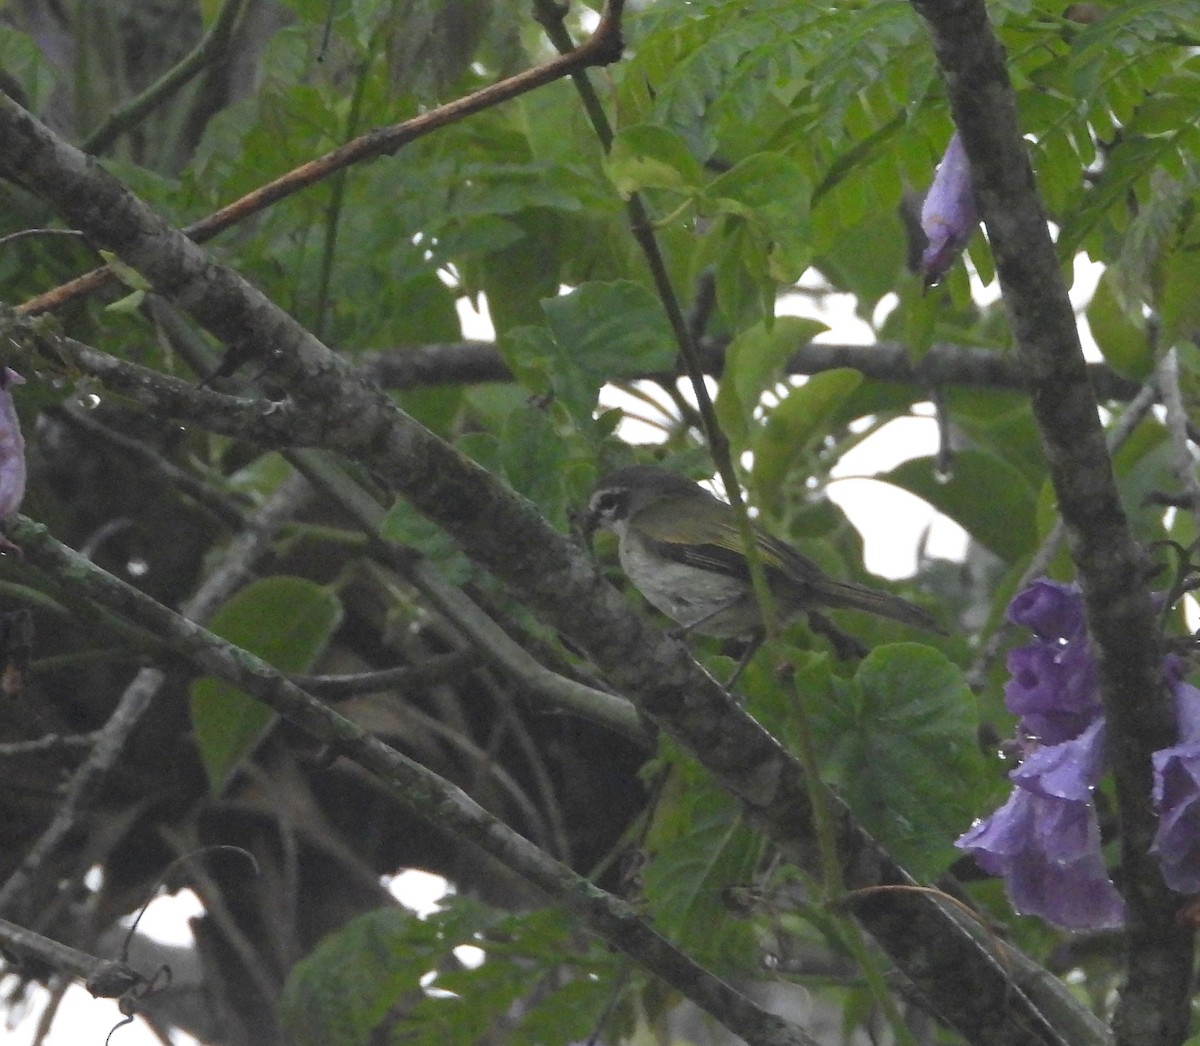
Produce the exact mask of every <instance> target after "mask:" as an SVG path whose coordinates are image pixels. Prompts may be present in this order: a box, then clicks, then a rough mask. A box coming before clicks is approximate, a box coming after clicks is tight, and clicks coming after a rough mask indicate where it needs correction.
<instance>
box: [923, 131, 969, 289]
mask: <svg viewBox="0 0 1200 1046" xmlns="http://www.w3.org/2000/svg"><path fill="white" fill-rule="evenodd" d="M978 224H979V212H978V210H977V209H976V207H975V190H974V188H973V187H972V185H971V166H970V164H969V163H968V162H967V152H966V150H965V149H964V148H963V144H962V139H961V138H960V137H959V135H958V132H957V131H955V132H954V134H953V135H951V137H950V143H949V145H947V146H946V154H945V155H944V156H943V157H942V162H941V163H940V164H939V165H938V169H937V173H936V174H935V175H934V176H933V184H932V185H931V186H930V187H929V192H928V193H926V194H925V202H924V203H923V204H922V205H921V229H922V230H923V231H924V233H925V237H926V239H927V240H928V241H929V243H928V245H927V246H926V248H925V250H924V251H922V252H921V271H922V272H923V273H924V274H925V283H926V284H927V285H929V286H932V285H933V284H935V283H937V281H938V280H940V279H941V278H942V277H943V276H944V275H945V274H946V272H947V270H948V269H949V268H950V266H951V265H953V264H954V259H955V258H957V257H958V255H959V254H960V253H961V252H962V249H963V248H964V247H966V245H967V243H968V241H969V240H970V239H971V235H972V234H973V233H974V232H975V227H976V226H977V225H978Z"/></svg>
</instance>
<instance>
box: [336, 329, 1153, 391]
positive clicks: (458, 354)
mask: <svg viewBox="0 0 1200 1046" xmlns="http://www.w3.org/2000/svg"><path fill="white" fill-rule="evenodd" d="M728 344H729V340H728V339H727V338H709V339H704V340H702V341H701V342H700V343H699V362H700V366H701V368H702V369H703V371H704V373H705V374H710V375H713V376H715V377H719V376H720V375H721V372H722V371H723V370H724V367H725V349H726V347H727V346H728ZM356 360H357V362H358V364H359V366H360V367H361V368H362V369H363V371H364V373H365V374H367V375H369V376H370V377H371V378H372V380H374V381H377V382H378V383H379V384H380V385H382V386H384V388H391V389H409V388H421V387H423V386H428V385H474V384H478V383H481V382H489V381H512V380H513V375H512V371H510V370H509V369H508V365H507V364H506V363H505V362H504V360H503V359H501V357H500V353H499V352H498V351H497V349H496V343H495V342H491V341H457V342H447V343H445V344H442V345H414V346H405V347H403V348H396V349H391V350H388V351H385V352H370V353H363V354H362V355H360V356H357V357H356ZM839 367H850V368H852V369H853V370H856V371H858V372H859V373H861V374H862V375H863V376H864V377H866V378H870V379H871V380H872V381H886V382H895V383H897V384H901V385H918V386H921V387H922V388H936V387H938V386H944V385H965V386H969V387H974V388H985V389H1012V390H1014V391H1021V392H1024V391H1025V373H1024V371H1023V370H1022V369H1021V364H1020V362H1019V361H1018V360H1017V358H1016V357H1015V356H1012V355H1009V354H1007V353H1004V352H1001V351H1000V350H998V349H981V348H975V347H973V346H967V345H952V344H949V343H945V342H939V343H937V344H935V345H932V346H931V347H930V348H929V351H928V352H926V353H924V354H923V355H922V356H921V358H920V359H918V360H916V361H914V360H913V359H912V356H911V354H910V353H909V349H908V346H906V345H903V344H902V343H900V342H894V341H881V342H877V343H876V344H874V345H840V344H831V343H828V342H808V343H806V344H803V345H799V346H797V347H796V351H795V352H793V353H792V355H791V356H790V357H789V358H788V360H787V362H786V364H785V365H784V370H785V371H786V373H788V374H794V375H810V374H820V373H821V372H823V371H827V370H835V369H837V368H839ZM678 377H679V374H678V373H666V372H647V373H645V374H641V375H638V378H639V379H645V380H649V381H658V382H671V381H675V380H676V378H678ZM1088 378H1089V379H1090V380H1091V383H1092V387H1093V388H1094V389H1095V390H1096V396H1097V397H1098V398H1099V399H1102V400H1120V401H1125V400H1130V399H1133V397H1134V396H1136V395H1137V393H1138V390H1139V389H1140V388H1141V386H1139V385H1138V383H1137V382H1135V381H1130V380H1129V379H1128V378H1125V377H1122V376H1121V375H1120V374H1118V373H1117V372H1116V371H1114V370H1113V369H1112V368H1111V367H1109V366H1108V365H1107V364H1104V363H1091V364H1088Z"/></svg>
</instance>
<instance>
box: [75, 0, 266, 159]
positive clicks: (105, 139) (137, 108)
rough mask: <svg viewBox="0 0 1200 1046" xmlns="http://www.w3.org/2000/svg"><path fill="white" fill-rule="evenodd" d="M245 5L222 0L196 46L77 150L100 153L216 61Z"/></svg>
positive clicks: (235, 1)
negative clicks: (213, 18) (215, 15)
mask: <svg viewBox="0 0 1200 1046" xmlns="http://www.w3.org/2000/svg"><path fill="white" fill-rule="evenodd" d="M245 5H246V0H225V3H224V4H223V5H222V6H221V10H220V12H219V13H218V14H217V20H216V21H215V22H214V23H213V27H212V28H211V29H210V30H209V31H208V33H206V34H205V36H204V38H203V39H202V40H201V41H200V43H199V44H197V45H196V47H195V48H194V49H193V50H192V51H191V52H190V53H189V54H188V55H187V56H186V57H185V58H183V60H182V61H180V62H179V63H177V64H176V65H175V66H174V67H173V68H171V69H169V70H167V72H165V73H164V74H163V75H162V76H160V77H159V78H158V79H157V80H156V81H155V82H154V83H152V84H151V85H150V86H149V87H147V88H146V89H145V90H144V91H143V92H142V93H141V94H139V95H138V96H137V97H136V98H132V99H130V100H129V101H128V102H126V103H125V105H123V106H121V108H119V109H116V110H114V111H113V112H112V113H111V114H110V115H109V117H108V119H106V120H105V121H104V122H103V123H101V124H100V126H99V127H97V128H96V129H95V130H93V131H92V132H91V134H89V135H88V136H87V137H86V138H84V140H83V142H82V143H80V146H79V147H80V148H81V149H82V150H83V151H84V152H87V153H100V152H103V151H104V150H105V149H107V148H108V147H109V146H110V145H111V144H112V143H113V142H114V141H115V140H116V139H117V138H119V137H120V136H121V135H122V134H124V133H125V132H126V131H128V130H130V129H131V128H133V127H135V126H136V125H137V124H138V122H139V121H141V119H142V118H143V117H144V116H145V115H146V114H147V113H149V112H150V111H151V110H153V109H155V108H157V107H158V106H159V105H161V104H162V103H163V102H164V101H166V100H167V99H168V98H170V97H171V95H173V94H174V93H175V92H176V91H178V90H179V89H180V88H181V87H183V86H184V85H185V84H186V83H187V82H188V81H189V80H191V79H193V78H194V77H195V76H197V75H199V73H200V72H201V71H203V69H204V68H205V66H207V65H208V64H209V63H211V62H213V61H215V60H216V59H217V58H219V57H220V56H221V55H222V54H223V53H224V52H225V50H226V47H227V45H228V43H229V38H230V37H231V36H232V35H233V30H234V27H235V26H236V25H237V21H238V18H239V16H240V15H241V13H242V8H243V7H245ZM80 50H81V51H83V50H85V49H84V48H80Z"/></svg>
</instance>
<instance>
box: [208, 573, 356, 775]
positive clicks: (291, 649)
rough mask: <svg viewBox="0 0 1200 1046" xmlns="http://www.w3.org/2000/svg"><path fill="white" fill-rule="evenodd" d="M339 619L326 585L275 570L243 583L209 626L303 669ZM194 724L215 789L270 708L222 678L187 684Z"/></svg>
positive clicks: (286, 668) (250, 745)
mask: <svg viewBox="0 0 1200 1046" xmlns="http://www.w3.org/2000/svg"><path fill="white" fill-rule="evenodd" d="M341 617H342V605H341V602H340V601H339V600H338V598H337V596H335V595H334V594H333V593H332V592H330V591H329V590H328V589H326V588H324V587H323V586H321V585H318V584H316V583H315V582H313V581H308V580H306V579H305V578H301V577H289V576H286V575H279V576H275V577H269V578H263V579H262V580H261V581H255V582H253V583H252V584H250V585H247V586H246V587H245V588H244V589H242V590H241V591H240V592H238V593H237V595H235V596H234V597H233V598H232V599H230V600H229V602H227V603H226V604H225V605H224V606H223V607H221V609H220V610H218V611H217V612H216V614H214V615H213V619H212V623H211V625H210V628H211V630H212V631H213V632H215V633H216V634H217V635H219V636H221V637H222V638H223V639H227V640H228V641H229V642H231V643H233V644H234V645H235V646H238V647H241V648H242V649H243V650H248V651H249V652H250V653H252V654H256V655H258V656H259V657H261V658H262V659H263V660H264V661H266V662H268V663H269V664H271V665H273V666H274V667H275V668H277V669H279V670H280V671H281V672H306V671H308V669H309V668H311V667H312V665H313V663H314V662H315V661H316V659H317V658H318V657H319V656H320V654H321V651H322V650H323V649H324V648H325V644H326V643H327V642H328V641H329V637H330V636H331V635H333V633H334V631H335V630H336V629H337V626H338V624H339V622H340V621H341ZM191 710H192V727H193V729H194V730H195V734H196V744H197V745H198V746H199V749H200V758H201V760H202V761H203V763H204V769H205V771H206V772H207V774H208V781H209V787H210V788H211V789H212V791H213V792H214V793H217V792H220V791H221V789H222V788H224V786H225V784H226V782H227V781H228V780H229V777H230V775H231V774H232V773H233V771H234V769H236V767H237V765H238V764H239V763H240V762H241V761H242V759H244V758H245V757H246V756H247V755H249V754H250V752H251V751H252V750H253V749H254V746H255V745H256V744H257V743H258V742H259V740H260V739H261V737H262V735H263V732H264V731H265V730H266V728H267V726H268V725H269V724H270V722H271V720H272V718H273V716H274V713H273V712H272V711H271V709H270V708H268V707H267V706H266V705H264V704H262V703H261V702H259V701H255V700H253V699H252V698H250V697H249V696H247V695H246V694H245V693H244V692H243V691H241V690H239V689H238V688H237V687H235V686H233V685H232V684H230V683H228V682H226V681H225V680H223V679H216V678H213V677H211V676H204V677H202V678H200V679H197V680H196V682H194V683H193V684H192V689H191Z"/></svg>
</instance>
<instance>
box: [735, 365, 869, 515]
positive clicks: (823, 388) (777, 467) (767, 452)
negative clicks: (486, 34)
mask: <svg viewBox="0 0 1200 1046" xmlns="http://www.w3.org/2000/svg"><path fill="white" fill-rule="evenodd" d="M862 380H863V379H862V374H861V373H859V372H858V371H856V370H850V369H849V368H846V367H842V368H839V369H838V370H828V371H824V372H822V373H821V374H814V375H813V376H812V377H811V378H809V379H808V381H806V382H805V383H804V384H803V385H799V386H796V387H794V388H792V389H791V390H790V391H789V392H788V394H787V395H786V396H784V397H783V399H782V400H780V402H779V404H778V406H776V407H775V408H774V409H773V410H771V411H770V413H768V414H767V420H766V423H765V424H764V425H763V426H762V428H761V429H760V430H759V433H758V438H757V439H756V440H754V443H753V450H754V466H753V468H752V470H751V485H752V487H753V488H754V491H755V493H756V494H757V495H758V497H759V499H760V501H762V502H764V503H765V502H770V501H774V500H776V499H777V498H778V496H779V493H780V487H781V486H782V484H783V481H784V480H785V479H786V478H787V475H788V473H789V471H790V470H791V467H792V465H793V463H794V462H796V461H797V460H798V459H803V458H806V457H807V453H808V451H809V450H810V449H811V447H812V444H813V443H814V441H816V440H819V439H821V438H823V437H824V436H825V434H826V433H827V432H828V431H829V429H830V425H831V422H832V418H833V417H834V415H835V414H836V413H837V412H838V411H839V410H840V409H841V407H842V405H843V404H844V403H845V402H846V400H847V399H848V398H849V397H850V396H851V395H852V394H853V393H854V392H855V390H856V389H857V388H858V387H859V386H860V385H861V384H862Z"/></svg>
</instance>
